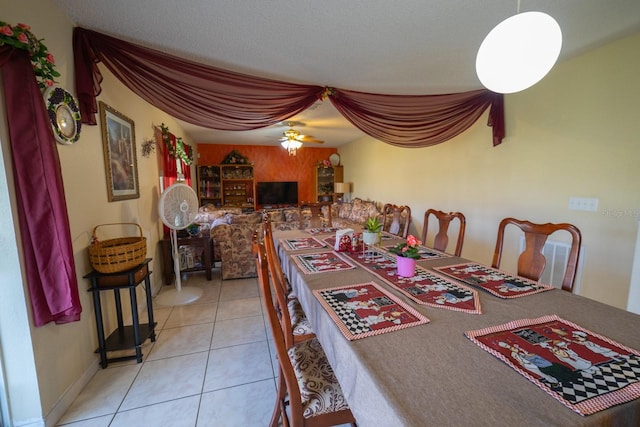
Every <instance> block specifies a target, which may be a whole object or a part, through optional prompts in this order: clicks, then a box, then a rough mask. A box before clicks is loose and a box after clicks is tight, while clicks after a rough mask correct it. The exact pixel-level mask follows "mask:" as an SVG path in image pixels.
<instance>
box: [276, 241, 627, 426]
mask: <svg viewBox="0 0 640 427" xmlns="http://www.w3.org/2000/svg"><path fill="white" fill-rule="evenodd" d="M300 235H308V234H307V233H304V232H302V231H282V232H277V233H275V236H276V240H277V238H281V237H293V236H300ZM317 237H319V238H322V236H317ZM308 252H314V250H311V251H308ZM298 253H300V252H298ZM279 254H280V257H281V260H282V264H283V269H284V272H285V274H286V276H287V277H288V278H289V280H290V281H291V284H292V286H293V289H294V291H295V292H296V294H297V295H298V298H299V299H300V302H301V304H302V306H303V308H304V310H305V312H306V313H307V316H308V317H309V320H310V322H311V324H312V325H313V328H314V329H315V331H316V334H317V336H318V339H319V340H320V342H321V343H322V346H323V348H324V350H325V352H326V353H327V357H328V359H329V362H330V363H331V365H332V366H333V368H334V370H335V372H336V375H337V377H338V379H339V381H340V384H341V386H342V388H343V391H344V393H345V396H346V399H347V402H348V403H349V406H350V407H351V409H352V411H353V413H354V415H355V417H356V420H357V422H358V426H359V427H367V426H372V427H374V426H375V427H379V426H394V427H395V426H545V427H547V426H600V425H611V426H616V427H619V426H639V425H640V399H636V400H634V401H632V402H629V403H626V404H623V405H619V406H616V407H613V408H609V409H607V410H605V411H601V412H598V413H596V414H593V415H589V416H586V417H583V416H581V415H579V414H577V413H575V412H573V411H571V410H570V409H569V408H567V407H566V406H564V405H562V404H561V403H560V402H558V401H557V400H555V399H553V398H552V397H551V396H549V395H547V394H546V393H545V392H544V391H542V390H541V389H539V388H538V387H537V386H536V385H534V384H533V383H531V382H529V380H527V379H526V378H524V377H523V376H522V375H520V374H519V373H517V372H516V371H515V370H513V369H511V368H510V367H509V366H507V365H506V364H504V363H502V362H501V361H499V360H498V359H497V358H495V357H494V356H492V355H491V354H489V353H487V352H485V351H484V350H482V349H481V348H480V347H478V346H476V345H475V344H473V343H472V342H471V341H469V340H468V339H467V338H466V337H465V336H464V332H465V331H469V330H475V329H480V328H484V327H488V326H494V325H500V324H503V323H507V322H509V321H512V320H516V319H522V318H536V317H540V316H543V315H550V314H556V315H558V316H560V317H562V318H563V319H566V320H569V321H571V322H574V323H576V324H578V325H580V326H582V327H584V328H586V329H589V330H591V331H593V332H595V333H599V334H601V335H604V336H606V337H608V338H610V339H612V340H615V341H617V342H619V343H621V344H623V345H626V346H628V347H631V348H634V349H640V316H638V315H635V314H633V313H629V312H626V311H624V310H620V309H617V308H615V307H611V306H608V305H605V304H602V303H599V302H596V301H593V300H589V299H587V298H584V297H580V296H577V295H573V294H570V293H568V292H565V291H561V290H552V291H548V292H543V293H540V294H536V295H531V296H527V297H522V298H516V299H511V300H503V299H500V298H497V297H494V296H492V295H490V294H488V293H485V292H482V291H480V292H479V294H480V299H481V303H482V312H483V314H481V315H477V314H467V313H461V312H456V311H451V310H445V309H437V308H430V307H425V306H421V305H418V304H415V303H413V302H411V301H410V300H409V299H408V298H406V297H404V296H402V295H401V294H400V293H398V292H395V291H393V290H392V288H390V287H389V286H387V285H385V284H384V283H383V282H382V281H380V280H379V279H377V278H376V277H375V276H373V275H372V274H370V273H369V272H367V271H365V270H363V269H362V268H356V269H354V270H349V271H345V272H330V273H325V274H315V275H303V274H302V273H301V272H300V271H299V270H298V268H297V266H296V265H295V264H294V263H293V262H289V258H288V256H289V255H290V254H291V252H285V251H283V250H279ZM462 261H465V260H461V259H460V258H456V257H453V258H449V259H440V260H434V261H422V262H420V265H422V266H425V267H430V266H436V265H447V264H454V263H459V262H462ZM371 280H373V281H375V282H377V283H380V284H381V285H382V286H383V287H385V288H386V289H389V290H390V291H391V292H394V293H395V294H396V295H398V296H399V297H400V298H401V299H402V300H403V301H405V302H407V303H409V304H410V305H411V306H412V307H414V308H415V309H416V310H418V311H419V312H420V313H422V314H424V315H425V316H427V317H428V318H429V319H430V320H431V323H429V324H426V325H420V326H415V327H411V328H407V329H403V330H400V331H394V332H390V333H386V334H382V335H378V336H373V337H368V338H365V339H361V340H357V341H348V340H346V339H345V338H344V337H343V336H342V334H341V333H340V331H339V329H338V327H337V326H336V324H335V323H334V322H333V321H332V320H331V318H330V317H329V315H328V314H327V312H326V311H325V310H324V309H323V308H322V307H321V305H320V303H319V302H318V301H317V300H316V298H315V297H314V296H313V294H312V290H313V289H321V288H326V287H330V286H338V285H349V284H355V283H362V282H367V281H371ZM603 286H606V284H603Z"/></svg>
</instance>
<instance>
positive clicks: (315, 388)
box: [288, 338, 349, 418]
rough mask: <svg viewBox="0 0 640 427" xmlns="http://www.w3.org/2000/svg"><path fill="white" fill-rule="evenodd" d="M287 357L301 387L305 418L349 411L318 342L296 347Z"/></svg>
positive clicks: (305, 342) (302, 343)
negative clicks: (344, 410)
mask: <svg viewBox="0 0 640 427" xmlns="http://www.w3.org/2000/svg"><path fill="white" fill-rule="evenodd" d="M288 354H289V360H291V364H292V365H293V370H294V371H295V373H296V378H297V380H298V386H299V387H300V395H301V397H302V409H303V415H304V417H305V418H311V417H314V416H317V415H321V414H326V413H330V412H337V411H341V410H343V409H348V408H349V406H348V405H347V401H346V400H345V398H344V394H343V393H342V389H341V388H340V384H339V383H338V379H337V378H336V376H335V374H334V373H333V369H332V368H331V365H329V362H328V361H327V357H326V355H325V354H324V350H322V346H321V345H320V343H319V342H318V340H317V339H315V338H312V339H310V340H306V341H303V342H301V343H299V344H296V345H295V346H293V347H291V348H290V349H289V350H288Z"/></svg>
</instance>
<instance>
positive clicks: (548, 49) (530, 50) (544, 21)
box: [476, 12, 562, 93]
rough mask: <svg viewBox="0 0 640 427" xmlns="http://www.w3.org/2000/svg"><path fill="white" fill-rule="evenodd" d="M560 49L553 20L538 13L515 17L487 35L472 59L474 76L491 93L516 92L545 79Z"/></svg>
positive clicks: (558, 27)
mask: <svg viewBox="0 0 640 427" xmlns="http://www.w3.org/2000/svg"><path fill="white" fill-rule="evenodd" d="M561 48H562V31H561V30H560V26H559V25H558V23H557V22H556V20H555V19H553V18H552V17H551V16H549V15H547V14H546V13H542V12H524V13H519V14H517V15H514V16H512V17H510V18H507V19H505V20H504V21H502V22H501V23H499V24H498V25H496V27H495V28H494V29H493V30H491V31H490V32H489V34H487V37H485V39H484V41H483V42H482V44H481V45H480V49H478V55H477V56H476V73H477V74H478V78H479V79H480V82H481V83H482V84H483V85H484V86H485V87H486V88H487V89H489V90H491V91H493V92H497V93H515V92H519V91H521V90H524V89H527V88H529V87H531V86H533V85H534V84H536V83H538V82H539V81H540V80H542V78H543V77H544V76H546V75H547V73H548V72H549V71H550V70H551V68H553V65H554V64H555V63H556V61H557V60H558V56H559V55H560V49H561Z"/></svg>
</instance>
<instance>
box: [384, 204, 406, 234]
mask: <svg viewBox="0 0 640 427" xmlns="http://www.w3.org/2000/svg"><path fill="white" fill-rule="evenodd" d="M410 225H411V208H410V207H409V206H397V205H394V204H391V203H387V204H385V205H384V206H383V207H382V231H386V232H388V233H391V234H395V235H396V236H399V237H402V238H406V237H407V235H408V234H409V226H410Z"/></svg>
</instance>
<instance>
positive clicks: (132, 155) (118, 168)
mask: <svg viewBox="0 0 640 427" xmlns="http://www.w3.org/2000/svg"><path fill="white" fill-rule="evenodd" d="M99 105H100V122H101V123H100V124H101V126H102V148H103V152H104V167H105V171H106V175H107V196H108V198H109V201H110V202H114V201H118V200H126V199H137V198H139V197H140V189H139V187H138V162H137V160H136V138H135V126H134V123H133V120H131V119H130V118H128V117H126V116H125V115H123V114H122V113H120V112H118V111H116V110H114V109H113V108H111V107H109V106H108V105H107V104H105V103H104V102H102V101H100V104H99Z"/></svg>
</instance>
